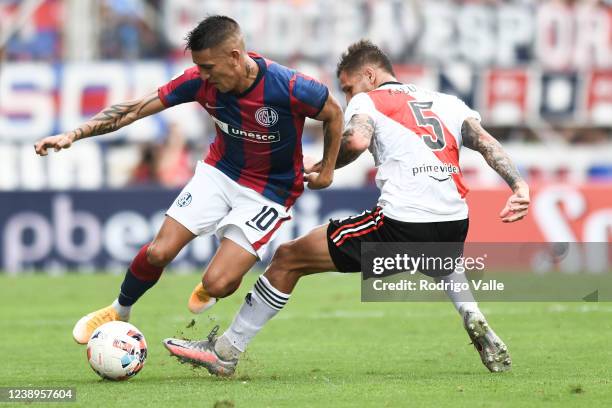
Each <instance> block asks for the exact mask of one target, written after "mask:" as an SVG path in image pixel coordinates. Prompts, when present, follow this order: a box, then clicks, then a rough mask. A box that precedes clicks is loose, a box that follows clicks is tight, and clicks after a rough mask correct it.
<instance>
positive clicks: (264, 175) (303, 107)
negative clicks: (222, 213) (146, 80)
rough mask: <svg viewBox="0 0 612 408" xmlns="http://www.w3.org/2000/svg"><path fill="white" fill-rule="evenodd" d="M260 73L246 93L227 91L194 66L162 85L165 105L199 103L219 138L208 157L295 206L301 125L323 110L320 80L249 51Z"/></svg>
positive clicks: (241, 179)
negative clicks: (207, 78)
mask: <svg viewBox="0 0 612 408" xmlns="http://www.w3.org/2000/svg"><path fill="white" fill-rule="evenodd" d="M249 55H250V56H251V58H253V59H254V60H255V62H257V65H258V66H259V73H258V75H257V78H256V79H255V81H254V82H253V84H252V86H251V87H249V89H247V90H246V91H244V92H243V93H242V94H239V95H237V94H232V93H223V92H220V91H218V90H217V89H216V88H215V87H214V86H212V85H211V84H209V83H208V81H207V80H203V79H202V78H201V77H200V74H199V70H198V67H197V66H194V67H191V68H189V69H187V70H185V72H183V74H181V75H179V76H178V77H176V78H174V79H173V80H171V81H170V82H168V83H167V84H166V85H164V86H162V87H160V88H159V90H158V94H159V98H160V99H161V101H162V102H163V104H164V105H165V106H166V107H170V106H174V105H178V104H181V103H186V102H194V101H195V102H198V103H199V104H200V105H202V107H204V109H206V111H207V112H208V113H209V114H210V115H211V117H212V118H213V120H214V121H215V124H216V126H215V128H216V138H215V140H214V142H213V143H212V144H211V146H210V150H209V152H208V155H207V156H206V158H205V159H204V161H205V162H206V163H208V164H210V165H211V166H214V167H216V168H217V169H219V170H220V171H222V172H223V173H224V174H226V175H227V176H228V177H229V178H231V179H232V180H234V181H236V182H237V183H238V184H240V185H243V186H245V187H248V188H251V189H253V190H255V191H257V192H258V193H260V194H262V195H263V196H265V197H267V198H269V199H271V200H272V201H274V202H277V203H279V204H282V205H284V206H287V207H290V206H292V205H293V203H294V202H295V200H296V199H297V198H298V197H299V196H300V194H302V191H303V190H304V181H303V157H302V130H303V128H304V120H305V118H306V117H315V116H317V115H318V114H319V112H320V111H321V110H322V109H323V105H324V104H325V101H326V100H327V97H328V94H329V91H328V89H327V87H326V86H325V85H323V84H321V83H320V82H318V81H316V80H314V79H313V78H310V77H308V76H306V75H303V74H301V73H299V72H297V71H295V70H292V69H289V68H287V67H285V66H283V65H280V64H278V63H276V62H273V61H270V60H267V59H264V58H263V57H261V56H260V55H258V54H254V53H249Z"/></svg>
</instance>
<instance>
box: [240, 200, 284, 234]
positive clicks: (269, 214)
mask: <svg viewBox="0 0 612 408" xmlns="http://www.w3.org/2000/svg"><path fill="white" fill-rule="evenodd" d="M278 215H279V214H278V211H276V209H275V208H273V207H269V206H267V205H264V206H263V207H262V208H261V211H259V213H258V214H257V215H256V216H254V217H253V218H251V219H250V220H249V221H247V222H246V223H245V224H246V225H247V226H249V227H251V228H254V229H256V230H258V231H265V230H267V229H268V228H270V226H271V225H272V224H274V221H276V219H277V218H278Z"/></svg>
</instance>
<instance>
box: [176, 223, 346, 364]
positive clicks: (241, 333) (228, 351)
mask: <svg viewBox="0 0 612 408" xmlns="http://www.w3.org/2000/svg"><path fill="white" fill-rule="evenodd" d="M326 230H327V226H323V227H319V228H316V229H314V230H313V231H311V232H310V233H309V234H307V235H306V236H304V237H301V238H298V239H297V240H295V241H291V242H288V243H286V244H283V245H281V246H280V247H279V248H278V249H277V250H276V252H275V254H274V257H273V258H272V262H271V263H270V265H269V266H268V268H267V269H266V272H265V274H263V275H262V276H260V277H259V279H258V280H257V281H256V282H255V285H254V287H253V289H252V290H251V291H250V292H249V293H248V294H247V295H246V297H245V299H244V303H243V304H242V307H241V308H240V310H239V312H238V314H237V315H236V316H235V317H234V320H233V322H232V324H231V325H230V327H229V328H228V330H227V331H226V332H225V333H223V335H222V336H220V337H218V338H217V337H215V336H209V338H208V339H207V340H202V341H196V342H188V341H183V340H179V339H166V340H164V345H165V346H166V348H167V349H168V350H169V351H170V353H171V354H172V355H174V356H176V357H178V358H179V360H181V361H184V362H189V363H192V364H197V365H200V366H203V367H205V368H206V369H208V371H209V372H210V373H211V374H214V375H220V376H229V375H232V374H233V373H234V370H235V367H236V365H237V364H238V360H239V358H240V356H241V355H242V353H243V352H244V351H245V350H246V347H247V345H248V344H249V342H250V341H251V340H252V339H253V337H255V335H256V334H257V333H258V332H259V331H260V330H261V329H262V328H263V327H264V326H265V324H266V323H267V322H268V321H269V320H270V319H272V318H273V317H274V316H276V314H277V313H278V312H279V311H280V310H281V309H282V308H283V307H284V306H285V305H286V304H287V302H288V301H289V297H290V294H291V292H292V291H293V288H294V287H295V285H296V284H297V281H298V280H299V279H300V277H302V276H304V275H307V274H312V273H318V272H326V271H330V270H334V269H335V265H334V264H333V262H332V260H331V257H330V255H329V250H328V248H327V236H326ZM213 333H216V331H215V330H214V329H213Z"/></svg>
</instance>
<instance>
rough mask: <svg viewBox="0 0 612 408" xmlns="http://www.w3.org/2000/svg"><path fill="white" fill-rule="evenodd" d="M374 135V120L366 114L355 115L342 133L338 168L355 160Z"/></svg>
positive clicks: (337, 162)
mask: <svg viewBox="0 0 612 408" xmlns="http://www.w3.org/2000/svg"><path fill="white" fill-rule="evenodd" d="M373 135H374V121H373V120H372V118H371V117H369V116H368V115H366V114H363V113H360V114H357V115H353V117H352V118H351V120H350V121H349V123H348V125H347V126H346V128H345V129H344V132H343V133H342V143H341V145H340V152H339V153H338V160H337V161H336V168H337V169H339V168H341V167H344V166H346V165H347V164H349V163H352V162H354V161H355V160H356V159H357V158H358V157H359V156H360V155H361V153H363V152H364V151H365V150H366V149H367V148H368V147H369V146H370V143H371V141H372V136H373Z"/></svg>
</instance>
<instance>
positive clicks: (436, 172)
mask: <svg viewBox="0 0 612 408" xmlns="http://www.w3.org/2000/svg"><path fill="white" fill-rule="evenodd" d="M418 174H426V175H427V176H429V177H431V178H432V179H434V180H436V181H446V180H448V179H449V178H450V176H451V174H459V167H457V166H455V165H454V164H451V163H443V164H431V165H430V164H428V165H423V166H416V167H413V168H412V175H413V176H416V175H418Z"/></svg>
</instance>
